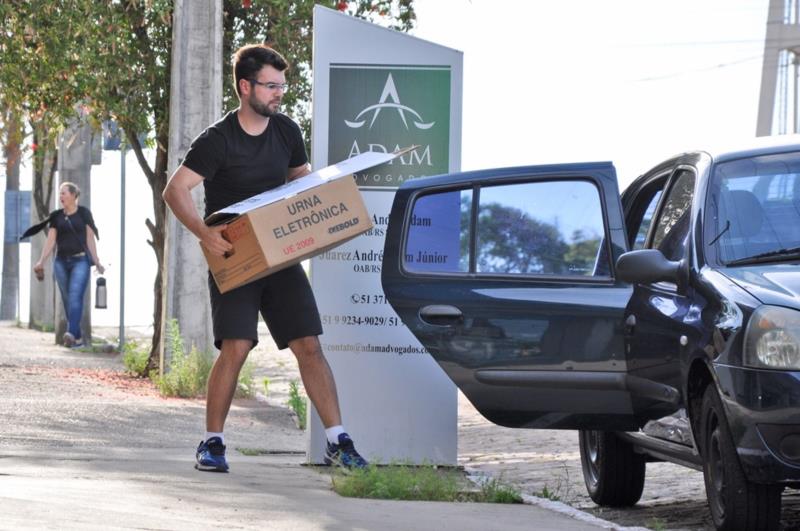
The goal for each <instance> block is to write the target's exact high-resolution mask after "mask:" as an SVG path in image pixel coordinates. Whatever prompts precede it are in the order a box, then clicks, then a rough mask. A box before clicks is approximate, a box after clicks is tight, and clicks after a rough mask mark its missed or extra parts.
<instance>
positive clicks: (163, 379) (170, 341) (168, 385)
mask: <svg viewBox="0 0 800 531" xmlns="http://www.w3.org/2000/svg"><path fill="white" fill-rule="evenodd" d="M166 341H167V350H168V352H170V360H169V369H168V370H167V371H166V373H165V374H163V375H161V374H155V375H154V376H153V382H154V383H155V384H156V387H157V388H158V391H159V392H160V393H161V394H162V395H163V396H178V397H182V398H194V397H198V396H205V394H206V389H207V385H208V375H209V373H210V372H211V367H212V366H213V365H214V356H213V355H212V354H211V353H210V352H203V351H199V350H197V348H196V347H195V346H194V345H193V346H192V349H191V350H190V351H189V352H188V353H187V352H186V350H185V349H184V345H183V338H182V337H181V333H180V328H179V327H178V321H177V319H170V320H169V321H168V322H167V336H166ZM125 347H126V350H127V347H128V345H126V346H125ZM142 355H143V356H144V357H145V360H144V363H145V364H146V363H147V356H149V352H148V351H145V352H144V354H142V353H141V352H137V353H136V354H131V356H130V360H131V364H132V365H133V366H135V364H136V363H139V362H141V357H140V356H142ZM123 363H125V364H126V365H125V366H126V367H127V366H128V364H127V362H125V357H123ZM253 372H254V367H253V364H252V363H250V362H249V361H248V362H245V364H244V366H243V367H242V370H241V371H240V372H239V379H238V381H237V383H236V392H235V395H234V396H236V397H237V398H245V397H251V396H253V395H254V394H255V383H254V378H253ZM137 374H142V372H138V373H137Z"/></svg>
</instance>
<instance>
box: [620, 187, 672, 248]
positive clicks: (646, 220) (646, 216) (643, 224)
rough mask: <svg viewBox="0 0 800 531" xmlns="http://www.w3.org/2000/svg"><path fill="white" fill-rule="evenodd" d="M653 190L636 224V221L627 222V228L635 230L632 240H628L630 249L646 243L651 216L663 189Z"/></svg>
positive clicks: (651, 221)
mask: <svg viewBox="0 0 800 531" xmlns="http://www.w3.org/2000/svg"><path fill="white" fill-rule="evenodd" d="M654 192H655V193H653V195H652V196H651V198H650V202H648V203H647V208H645V209H644V212H643V213H642V214H641V216H642V217H641V220H640V221H639V222H638V224H637V222H636V221H633V222H630V223H629V224H628V228H629V230H631V231H633V230H634V229H635V230H636V232H635V233H634V238H633V242H630V245H631V250H632V251H635V250H637V249H644V246H645V243H647V233H648V232H650V226H651V225H652V224H653V216H655V213H656V207H657V206H658V200H659V199H661V193H662V192H663V190H662V189H661V188H660V187H659V188H655V189H654ZM637 225H638V229H637V228H636V226H637Z"/></svg>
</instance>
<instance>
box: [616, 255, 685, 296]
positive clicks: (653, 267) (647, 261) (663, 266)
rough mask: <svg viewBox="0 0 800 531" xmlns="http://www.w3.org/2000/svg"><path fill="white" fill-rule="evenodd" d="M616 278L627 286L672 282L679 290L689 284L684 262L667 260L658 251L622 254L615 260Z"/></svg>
mask: <svg viewBox="0 0 800 531" xmlns="http://www.w3.org/2000/svg"><path fill="white" fill-rule="evenodd" d="M617 278H619V279H620V280H623V281H625V282H628V283H629V284H652V283H654V282H673V283H674V284H676V285H677V286H678V289H680V290H683V288H685V287H686V285H687V284H688V283H689V279H688V268H687V267H686V262H685V261H684V260H681V261H679V262H673V261H671V260H667V257H666V256H664V253H662V252H661V251H659V250H658V249H641V250H638V251H630V252H627V253H624V254H623V255H622V256H620V257H619V258H618V259H617Z"/></svg>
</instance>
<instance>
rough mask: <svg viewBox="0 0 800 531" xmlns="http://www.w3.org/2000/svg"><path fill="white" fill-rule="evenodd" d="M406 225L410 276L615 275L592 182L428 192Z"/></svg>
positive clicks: (595, 189)
mask: <svg viewBox="0 0 800 531" xmlns="http://www.w3.org/2000/svg"><path fill="white" fill-rule="evenodd" d="M475 201H477V204H476V205H474V204H473V203H474V202H475ZM473 208H477V212H476V215H477V217H476V219H475V227H474V229H473V228H472V226H471V216H472V210H473ZM408 226H409V229H408V236H407V240H406V248H405V260H404V266H405V269H406V270H408V271H411V272H439V273H442V272H452V273H465V272H472V273H479V274H480V273H484V274H492V275H494V274H512V275H513V274H517V275H553V276H570V277H573V276H578V277H598V276H608V274H609V273H608V272H609V265H608V257H607V253H605V252H602V251H601V250H602V249H603V248H604V245H605V227H604V221H603V212H602V206H601V200H600V195H599V191H598V190H597V187H596V186H595V185H594V184H593V183H592V182H590V181H584V180H562V181H541V182H539V181H534V182H526V183H511V184H499V185H492V186H482V187H480V188H479V192H478V193H473V191H472V190H460V191H448V192H441V193H434V194H429V195H425V196H421V197H419V198H418V199H417V200H416V201H415V203H414V207H413V210H412V218H411V222H410V223H409V224H408ZM473 230H474V234H473Z"/></svg>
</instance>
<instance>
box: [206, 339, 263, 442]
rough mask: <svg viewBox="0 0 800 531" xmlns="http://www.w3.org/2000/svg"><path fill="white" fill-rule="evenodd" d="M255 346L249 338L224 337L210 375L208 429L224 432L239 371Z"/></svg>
mask: <svg viewBox="0 0 800 531" xmlns="http://www.w3.org/2000/svg"><path fill="white" fill-rule="evenodd" d="M251 348H253V342H252V341H251V340H249V339H223V340H222V348H221V349H220V352H219V357H218V358H217V360H216V361H215V362H214V367H212V369H211V374H209V376H208V393H207V395H206V431H209V432H218V433H222V431H223V427H224V426H225V419H226V418H227V417H228V411H229V410H230V409H231V402H232V401H233V395H234V393H235V392H236V383H237V381H238V379H239V371H241V369H242V365H244V362H245V360H247V354H248V353H249V352H250V349H251Z"/></svg>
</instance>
